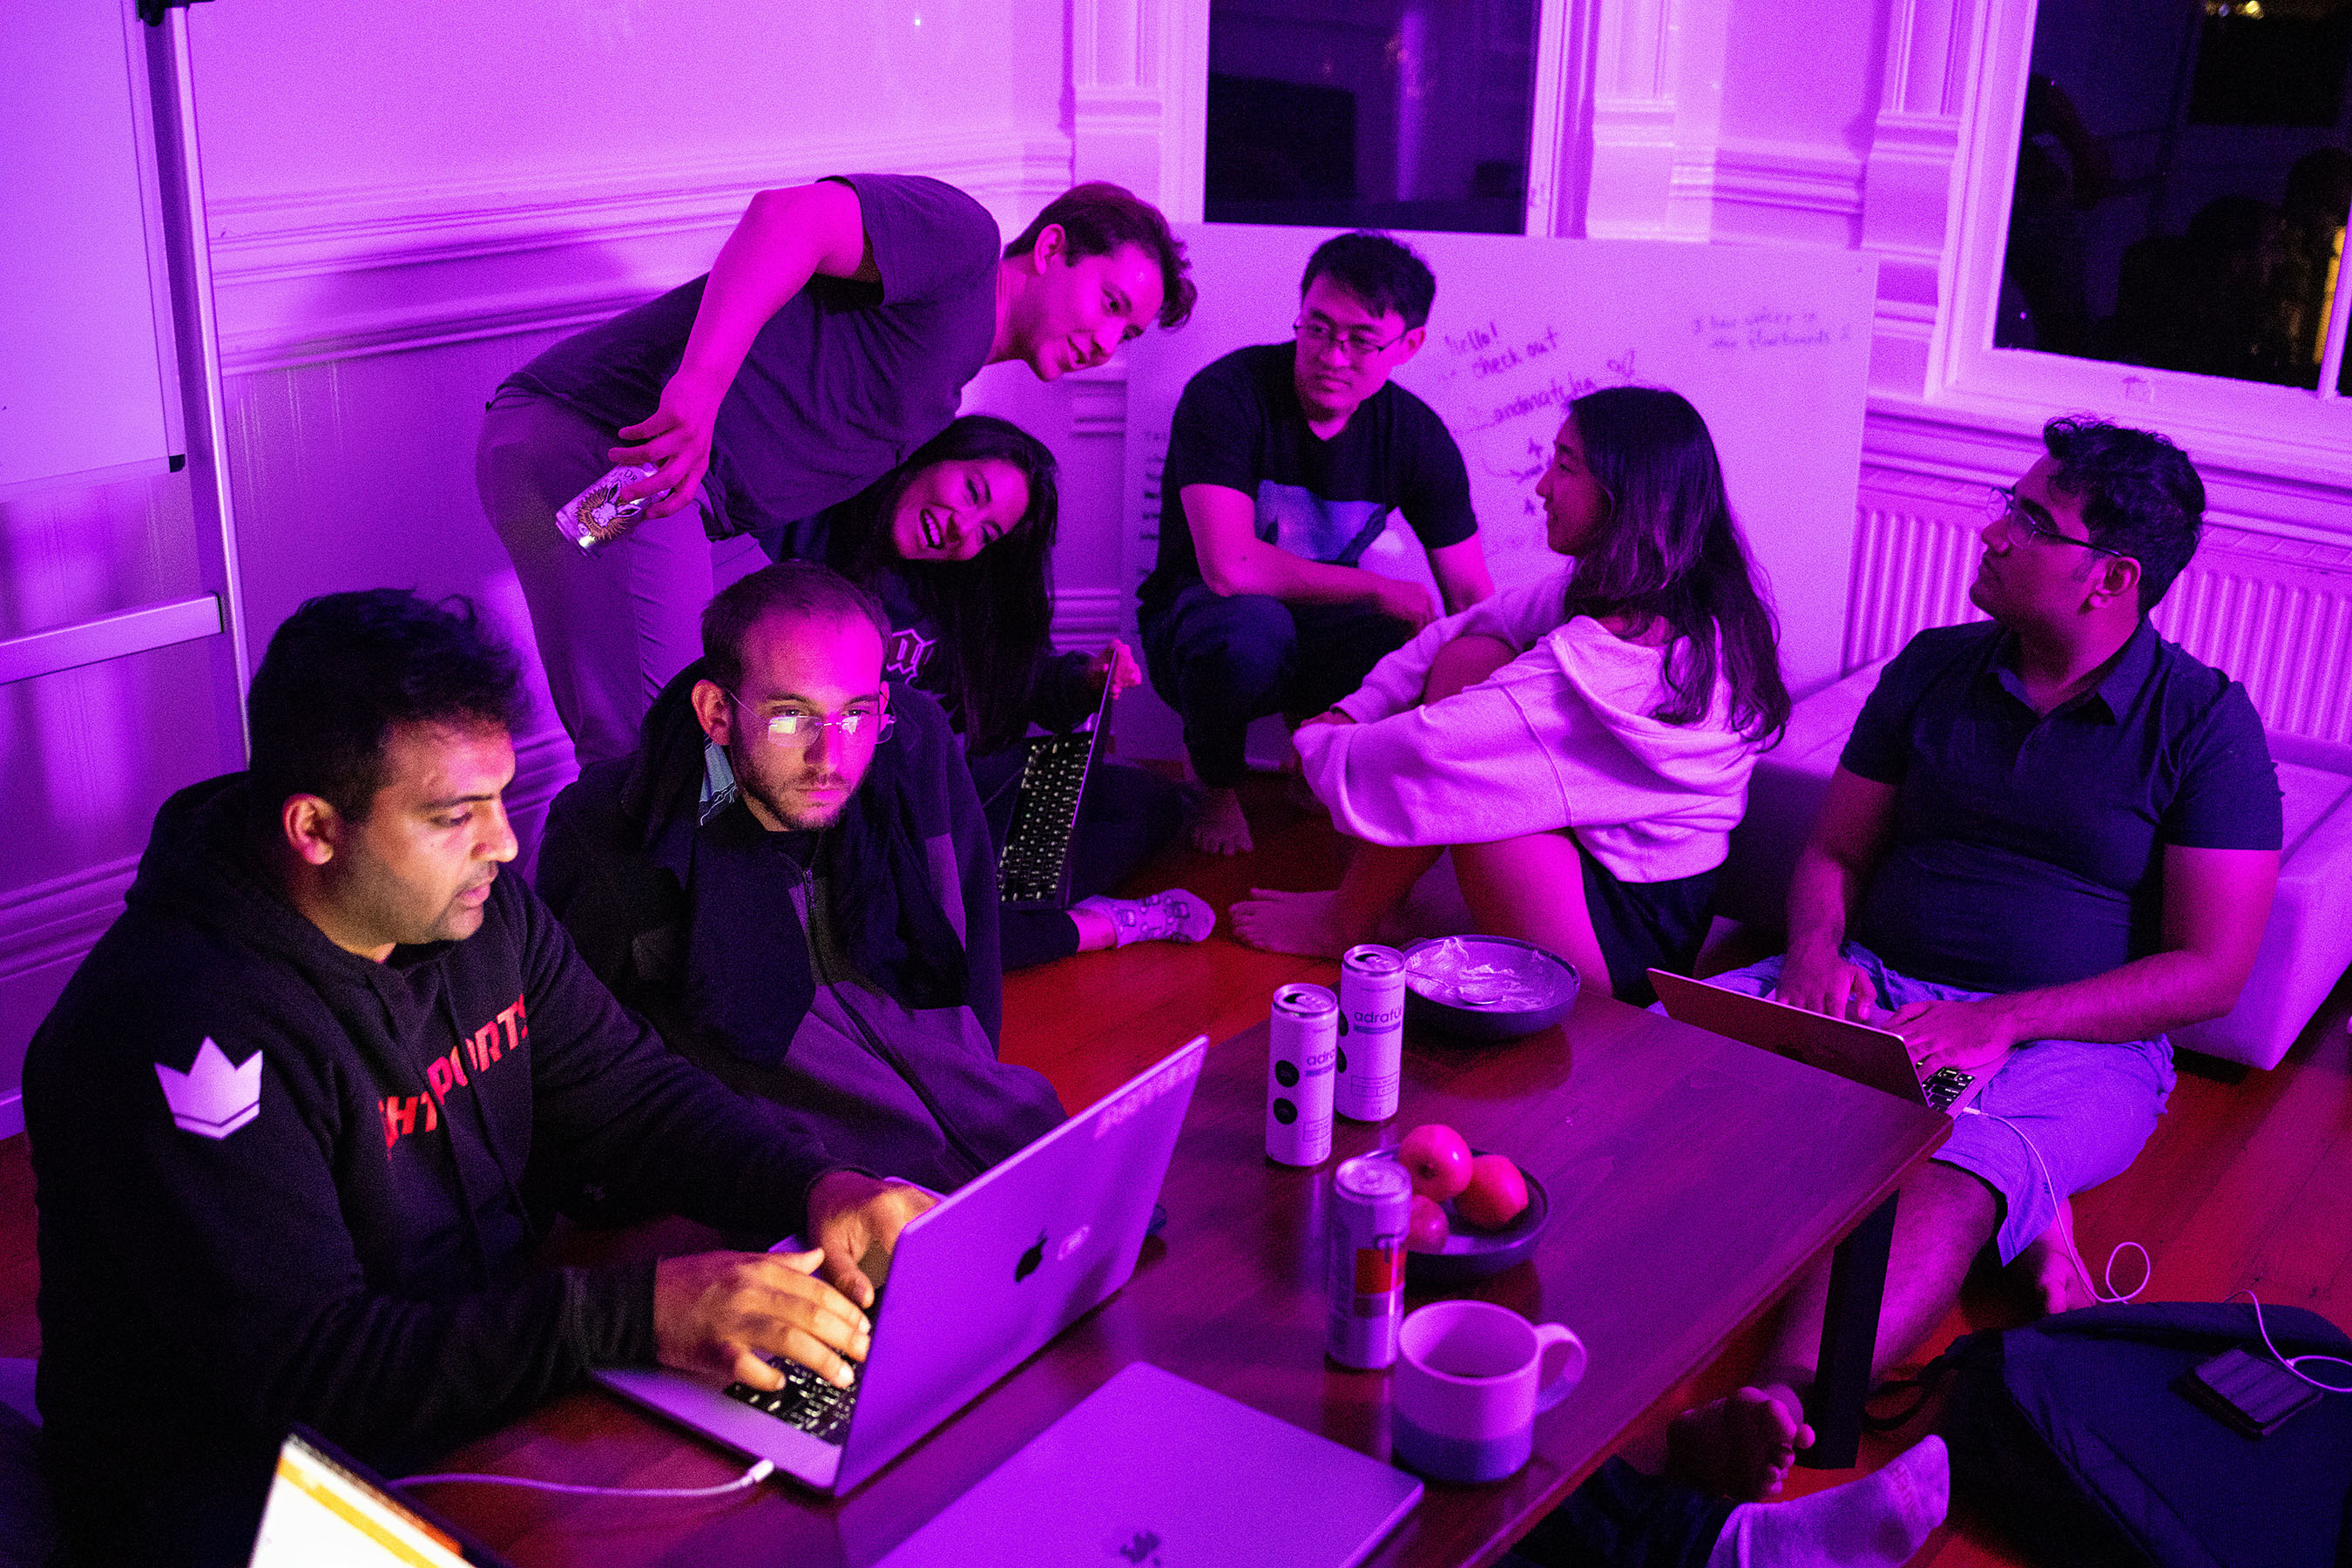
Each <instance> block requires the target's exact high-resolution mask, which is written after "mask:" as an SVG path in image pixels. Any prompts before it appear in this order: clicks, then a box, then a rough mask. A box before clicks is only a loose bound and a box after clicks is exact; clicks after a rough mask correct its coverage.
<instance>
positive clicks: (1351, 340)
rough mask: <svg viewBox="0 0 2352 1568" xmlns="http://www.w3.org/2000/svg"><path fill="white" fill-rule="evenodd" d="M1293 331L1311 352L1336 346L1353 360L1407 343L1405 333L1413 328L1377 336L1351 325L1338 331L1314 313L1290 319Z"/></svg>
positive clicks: (1303, 345)
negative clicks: (1389, 334) (1301, 317)
mask: <svg viewBox="0 0 2352 1568" xmlns="http://www.w3.org/2000/svg"><path fill="white" fill-rule="evenodd" d="M1290 330H1291V331H1294V332H1296V333H1297V334H1298V342H1299V345H1300V346H1301V347H1303V348H1305V349H1307V351H1308V352H1310V353H1323V352H1324V351H1325V350H1327V349H1330V348H1334V347H1336V348H1338V349H1339V351H1340V352H1341V353H1342V354H1343V355H1345V356H1346V357H1347V358H1349V359H1350V360H1363V359H1369V358H1370V357H1371V356H1372V355H1374V354H1376V353H1381V351H1382V350H1383V349H1392V348H1394V347H1396V346H1397V344H1399V343H1401V342H1404V340H1405V335H1406V333H1408V332H1410V331H1412V328H1411V327H1407V328H1406V329H1405V330H1404V331H1402V332H1399V333H1398V334H1397V335H1396V336H1395V337H1392V338H1376V337H1374V336H1372V334H1371V332H1370V331H1369V330H1367V329H1366V328H1363V327H1349V329H1348V330H1347V331H1344V332H1342V331H1333V330H1332V328H1331V326H1330V325H1329V323H1328V322H1324V321H1317V320H1315V319H1314V318H1313V317H1311V316H1310V317H1307V318H1306V319H1304V320H1302V321H1293V322H1291V323H1290Z"/></svg>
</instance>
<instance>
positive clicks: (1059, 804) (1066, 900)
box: [996, 680, 1111, 910]
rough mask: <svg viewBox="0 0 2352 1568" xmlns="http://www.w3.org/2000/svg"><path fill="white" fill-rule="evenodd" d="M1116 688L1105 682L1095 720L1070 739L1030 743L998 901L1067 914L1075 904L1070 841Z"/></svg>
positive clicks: (1002, 859) (999, 862) (1001, 862)
mask: <svg viewBox="0 0 2352 1568" xmlns="http://www.w3.org/2000/svg"><path fill="white" fill-rule="evenodd" d="M1110 688H1111V683H1110V682H1109V681H1108V680H1105V681H1104V682H1103V690H1102V700H1101V701H1100V702H1099V703H1097V705H1096V707H1095V715H1094V717H1093V718H1092V719H1091V720H1089V721H1087V722H1086V723H1085V724H1083V725H1081V726H1080V727H1079V728H1077V729H1076V730H1073V731H1069V733H1067V734H1065V735H1047V736H1045V737H1044V738H1043V739H1041V740H1036V741H1032V742H1029V761H1028V762H1027V763H1026V764H1024V766H1023V768H1022V770H1021V783H1020V785H1019V787H1018V789H1017V791H1016V793H1015V794H1014V795H1013V825H1012V826H1011V827H1010V828H1008V829H1007V830H1006V832H1005V835H1004V851H1003V854H1001V855H999V856H998V857H997V858H996V892H997V897H998V899H999V900H1001V901H1002V902H1003V903H1005V904H1008V905H1010V906H1012V907H1013V908H1014V909H1031V910H1042V909H1051V910H1062V909H1067V908H1069V904H1070V841H1071V840H1072V838H1074V837H1076V833H1077V826H1078V802H1079V800H1080V799H1081V798H1082V797H1084V795H1086V793H1087V775H1088V774H1089V773H1091V772H1092V771H1093V769H1094V765H1095V752H1096V751H1097V748H1098V747H1099V746H1100V744H1101V742H1102V737H1103V736H1104V735H1105V734H1107V733H1108V731H1109V729H1110Z"/></svg>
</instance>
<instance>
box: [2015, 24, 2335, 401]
mask: <svg viewBox="0 0 2352 1568" xmlns="http://www.w3.org/2000/svg"><path fill="white" fill-rule="evenodd" d="M2347 51H2352V0H2227V3H2226V4H2225V3H2224V0H2208V4H2207V5H2204V6H2203V7H2202V8H2201V9H2199V8H2191V7H2187V6H2181V5H2175V4H2171V3H2169V0H2050V3H2047V4H2044V5H2042V8H2041V13H2040V16H2039V17H2038V18H2037V22H2036V26H2035V31H2034V38H2033V61H2032V77H2031V79H2030V80H2029V83H2028V87H2027V90H2026V104H2025V114H2024V122H2023V126H2022V129H2021V135H2020V138H2019V145H2018V155H2017V181H2016V188H2015V195H2014V196H2013V198H2012V200H2011V206H2010V225H2009V246H2008V252H2007V256H2006V258H2005V266H2004V268H2003V271H2002V278H2001V310H2000V317H1999V320H1998V321H1997V323H1996V326H1995V329H1994V336H1993V344H1994V346H1995V347H1996V348H2014V349H2037V350H2040V351H2041V352H2042V353H2063V354H2071V355H2075V356H2078V357H2082V358H2092V359H2105V360H2113V361H2118V362H2121V363H2128V364H2142V365H2149V366H2153V367H2156V368H2158V369H2164V370H2179V371H2189V372H2193V373H2197V374H2206V375H2220V376H2229V377H2231V378H2234V379H2238V380H2246V381H2265V382H2272V383H2274V384H2281V385H2288V386H2305V387H2309V386H2315V385H2316V384H2317V383H2318V376H2319V364H2320V359H2321V349H2322V346H2323V345H2322V342H2321V338H2322V335H2323V332H2324V330H2325V325H2326V319H2327V310H2328V305H2329V301H2330V298H2331V294H2332V291H2333V289H2334V288H2335V287H2336V248H2337V247H2338V246H2339V245H2340V243H2341V237H2342V232H2343V228H2344V223H2345V216H2346V209H2347V205H2352V151H2347V146H2352V106H2348V105H2347V102H2346V93H2345V86H2346V79H2347V71H2346V60H2347Z"/></svg>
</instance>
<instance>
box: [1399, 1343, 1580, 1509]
mask: <svg viewBox="0 0 2352 1568" xmlns="http://www.w3.org/2000/svg"><path fill="white" fill-rule="evenodd" d="M1554 1347H1558V1349H1559V1352H1561V1353H1559V1354H1558V1355H1556V1356H1554V1357H1552V1358H1551V1359H1552V1360H1553V1361H1554V1362H1555V1363H1556V1364H1555V1366H1554V1370H1553V1371H1552V1373H1551V1374H1550V1375H1549V1376H1548V1377H1547V1376H1545V1375H1543V1366H1544V1362H1545V1360H1546V1352H1549V1351H1552V1350H1553V1349H1554ZM1397 1348H1398V1350H1399V1352H1400V1353H1399V1355H1398V1357H1397V1365H1396V1373H1395V1375H1394V1379H1393V1383H1392V1386H1393V1389H1394V1391H1395V1396H1396V1424H1395V1433H1396V1455H1397V1458H1399V1459H1401V1460H1402V1461H1403V1462H1404V1463H1405V1464H1406V1465H1407V1466H1409V1467H1411V1468H1413V1469H1415V1470H1418V1471H1420V1472H1421V1473H1422V1474H1423V1475H1424V1476H1429V1477H1432V1478H1433V1479H1437V1480H1444V1481H1498V1480H1501V1479H1503V1478H1504V1477H1505V1476H1507V1475H1511V1474H1513V1473H1515V1472H1517V1469H1518V1468H1519V1467H1520V1466H1522V1465H1524V1464H1526V1463H1527V1462H1528V1454H1529V1453H1531V1452H1532V1451H1533V1449H1534V1447H1535V1426H1536V1412H1537V1411H1538V1410H1549V1409H1550V1408H1551V1407H1552V1406H1553V1405H1558V1404H1559V1402H1560V1401H1561V1400H1563V1399H1566V1398H1567V1397H1568V1396H1569V1394H1570V1392H1571V1391H1572V1390H1574V1388H1575V1387H1576V1385H1577V1384H1578V1383H1579V1382H1580V1380H1581V1379H1582V1378H1583V1376H1584V1362H1585V1355H1584V1342H1583V1341H1582V1340H1580V1339H1578V1338H1577V1337H1576V1335H1575V1333H1574V1332H1573V1331H1570V1330H1569V1329H1568V1328H1565V1327H1563V1326H1562V1325H1560V1324H1559V1323H1530V1322H1528V1321H1527V1320H1526V1319H1525V1318H1522V1317H1521V1316H1519V1315H1518V1314H1517V1312H1514V1311H1512V1310H1510V1309H1509V1308H1508V1307H1497V1306H1496V1305H1495V1304H1494V1303H1493V1302H1491V1301H1433V1302H1431V1303H1430V1304H1429V1305H1428V1306H1426V1307H1423V1308H1422V1309H1420V1310H1418V1311H1416V1312H1413V1313H1412V1315H1411V1316H1409V1317H1407V1318H1406V1319H1405V1321H1404V1327H1403V1329H1402V1331H1400V1333H1399V1336H1398V1347H1397Z"/></svg>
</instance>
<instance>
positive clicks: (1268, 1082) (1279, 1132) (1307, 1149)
mask: <svg viewBox="0 0 2352 1568" xmlns="http://www.w3.org/2000/svg"><path fill="white" fill-rule="evenodd" d="M1265 1042H1266V1053H1265V1055H1266V1060H1265V1157H1266V1158H1267V1159H1269V1160H1274V1161H1277V1162H1279V1163H1282V1164H1285V1165H1319V1164H1321V1163H1323V1162H1324V1161H1326V1160H1328V1159H1329V1158H1330V1157H1331V1079H1332V1076H1333V1075H1332V1070H1331V1069H1332V1068H1333V1066H1334V1065H1335V1064H1336V1063H1337V1062H1338V1060H1339V998H1337V997H1335V996H1333V995H1332V994H1331V993H1330V991H1329V989H1328V987H1325V986H1321V985H1285V986H1283V987H1282V988H1281V989H1279V990H1277V991H1276V993H1275V994H1274V1016H1273V1017H1272V1018H1271V1019H1269V1020H1268V1021H1267V1026H1266V1031H1265Z"/></svg>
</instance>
